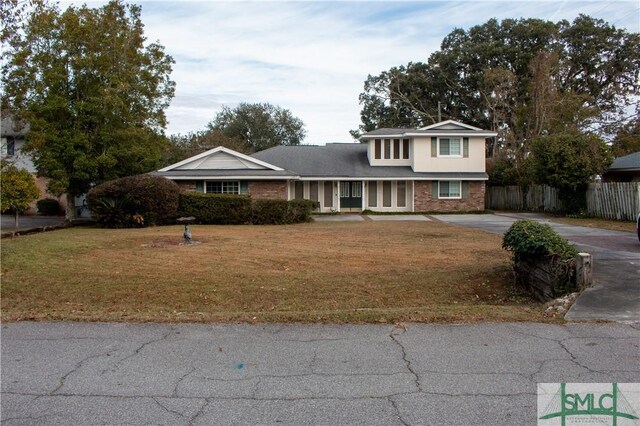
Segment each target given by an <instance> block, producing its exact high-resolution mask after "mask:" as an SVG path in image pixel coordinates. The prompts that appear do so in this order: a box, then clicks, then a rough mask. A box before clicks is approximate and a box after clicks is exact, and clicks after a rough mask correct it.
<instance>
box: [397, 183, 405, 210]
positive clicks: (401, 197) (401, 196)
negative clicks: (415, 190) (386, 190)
mask: <svg viewBox="0 0 640 426" xmlns="http://www.w3.org/2000/svg"><path fill="white" fill-rule="evenodd" d="M396 194H397V195H398V200H397V205H398V207H407V182H406V181H404V180H399V181H398V182H397V183H396Z"/></svg>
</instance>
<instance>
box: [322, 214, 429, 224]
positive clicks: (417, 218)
mask: <svg viewBox="0 0 640 426" xmlns="http://www.w3.org/2000/svg"><path fill="white" fill-rule="evenodd" d="M313 219H314V220H315V221H316V222H363V221H368V220H370V221H373V222H384V221H387V222H402V221H412V222H428V221H430V220H431V219H429V218H428V217H426V216H425V215H421V214H385V215H375V214H372V215H360V214H336V215H315V216H313Z"/></svg>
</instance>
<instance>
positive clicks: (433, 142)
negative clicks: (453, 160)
mask: <svg viewBox="0 0 640 426" xmlns="http://www.w3.org/2000/svg"><path fill="white" fill-rule="evenodd" d="M431 156H432V157H437V156H438V138H436V137H432V138H431Z"/></svg>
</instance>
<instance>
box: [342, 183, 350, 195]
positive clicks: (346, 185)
mask: <svg viewBox="0 0 640 426" xmlns="http://www.w3.org/2000/svg"><path fill="white" fill-rule="evenodd" d="M350 187H351V184H350V183H349V182H340V198H349V194H350V192H349V188H350Z"/></svg>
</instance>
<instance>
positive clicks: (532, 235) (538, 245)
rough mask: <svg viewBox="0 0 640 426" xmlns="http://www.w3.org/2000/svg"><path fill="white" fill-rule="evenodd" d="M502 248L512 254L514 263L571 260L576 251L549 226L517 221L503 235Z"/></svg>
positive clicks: (528, 221)
mask: <svg viewBox="0 0 640 426" xmlns="http://www.w3.org/2000/svg"><path fill="white" fill-rule="evenodd" d="M502 248H504V249H506V250H509V251H511V252H512V253H513V259H514V261H516V262H517V261H519V260H521V259H527V258H539V257H558V258H560V259H562V260H567V259H573V258H574V257H575V256H576V255H577V254H578V250H577V249H576V248H575V247H574V246H573V245H571V244H569V242H568V241H567V240H565V239H564V238H562V237H561V236H560V235H558V233H556V231H554V230H553V228H551V227H550V226H549V225H543V224H541V223H538V222H536V221H533V220H518V221H516V222H514V223H513V225H511V227H510V228H509V230H508V231H507V232H506V233H505V234H504V238H503V240H502Z"/></svg>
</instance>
